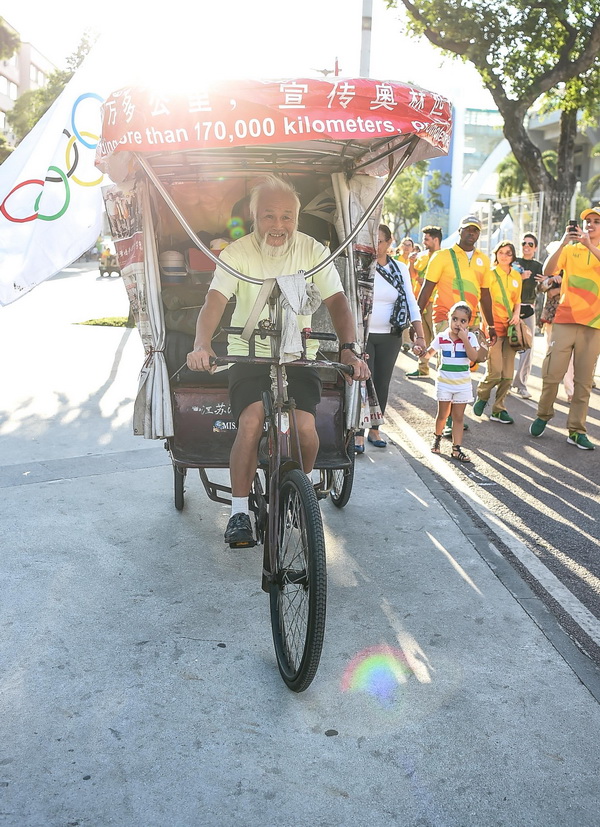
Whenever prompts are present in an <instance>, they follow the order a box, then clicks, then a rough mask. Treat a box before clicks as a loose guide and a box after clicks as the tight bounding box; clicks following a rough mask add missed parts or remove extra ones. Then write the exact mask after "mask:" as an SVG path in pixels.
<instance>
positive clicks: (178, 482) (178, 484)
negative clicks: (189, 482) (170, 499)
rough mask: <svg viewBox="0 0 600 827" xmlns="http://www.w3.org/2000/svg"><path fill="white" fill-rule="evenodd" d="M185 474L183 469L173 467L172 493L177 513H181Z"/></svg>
mask: <svg viewBox="0 0 600 827" xmlns="http://www.w3.org/2000/svg"><path fill="white" fill-rule="evenodd" d="M185 473H186V472H185V468H179V467H178V466H177V465H174V466H173V491H174V495H175V508H176V509H177V511H181V509H182V508H183V501H184V494H183V492H184V490H185V486H184V483H185Z"/></svg>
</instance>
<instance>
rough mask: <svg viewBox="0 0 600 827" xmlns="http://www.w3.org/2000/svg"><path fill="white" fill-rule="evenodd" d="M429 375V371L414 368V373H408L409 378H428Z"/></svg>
mask: <svg viewBox="0 0 600 827" xmlns="http://www.w3.org/2000/svg"><path fill="white" fill-rule="evenodd" d="M428 376H429V374H428V373H421V371H420V370H413V372H412V373H407V374H406V378H407V379H427V377H428Z"/></svg>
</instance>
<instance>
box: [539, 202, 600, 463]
mask: <svg viewBox="0 0 600 827" xmlns="http://www.w3.org/2000/svg"><path fill="white" fill-rule="evenodd" d="M580 218H581V221H583V230H582V229H581V228H580V227H579V226H578V225H577V223H576V222H569V225H568V226H567V229H566V231H565V234H564V235H563V237H562V239H561V241H560V245H559V247H558V248H557V249H556V251H555V252H554V253H553V254H552V255H551V256H550V257H549V258H548V259H547V260H546V262H545V264H544V275H545V276H552V275H554V274H555V273H558V272H559V271H560V270H562V272H563V279H562V284H561V291H560V299H559V304H558V308H557V310H556V316H555V317H554V323H553V325H552V337H551V341H550V344H549V347H548V353H547V354H546V358H545V359H544V364H543V366H542V380H543V386H542V394H541V396H540V401H539V404H538V410H537V419H535V420H534V421H533V422H532V423H531V426H530V428H529V432H530V434H531V435H532V436H535V437H539V436H541V435H542V434H543V432H544V429H545V427H546V423H547V422H548V420H550V419H552V417H553V416H554V400H555V399H556V394H557V392H558V385H559V382H560V381H561V379H562V378H563V376H564V375H565V373H566V370H567V367H568V365H569V361H570V359H571V354H573V368H574V377H573V379H574V392H573V399H572V401H571V406H570V408H569V416H568V418H567V430H568V432H569V436H568V437H567V442H568V443H569V444H570V445H576V446H577V447H578V448H581V449H582V450H584V451H593V450H594V448H595V446H594V444H593V443H592V442H590V440H589V438H588V436H587V433H586V427H585V423H586V419H587V411H588V405H589V400H590V392H591V390H592V382H593V380H594V369H595V367H596V361H597V359H598V356H599V355H600V205H595V206H593V207H591V208H589V209H587V210H584V211H583V212H582V213H581V216H580Z"/></svg>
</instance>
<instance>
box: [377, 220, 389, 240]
mask: <svg viewBox="0 0 600 827" xmlns="http://www.w3.org/2000/svg"><path fill="white" fill-rule="evenodd" d="M379 232H380V233H383V235H384V237H385V240H386V241H391V240H392V231H391V230H390V228H389V227H388V225H387V224H380V225H379Z"/></svg>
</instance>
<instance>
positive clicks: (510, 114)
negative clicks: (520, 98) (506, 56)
mask: <svg viewBox="0 0 600 827" xmlns="http://www.w3.org/2000/svg"><path fill="white" fill-rule="evenodd" d="M498 103H500V102H498ZM501 103H502V104H503V105H502V108H500V106H499V107H498V108H499V109H500V112H501V114H502V116H503V118H504V136H505V138H506V140H507V141H508V142H509V144H510V146H511V149H512V151H513V154H514V156H515V158H516V159H517V161H518V162H519V164H520V165H521V168H522V169H523V171H524V173H525V175H526V176H527V181H528V183H529V186H530V187H531V191H532V192H534V193H535V192H543V193H544V204H543V210H542V233H541V238H540V240H539V241H540V256H542V255H544V254H545V249H546V245H547V244H548V243H549V242H550V241H554V239H556V238H560V237H561V236H562V234H563V232H564V228H565V226H566V222H567V220H568V218H569V217H570V216H569V215H568V210H569V204H570V203H571V198H572V197H573V193H574V191H575V172H574V164H573V150H574V147H575V138H576V135H577V112H576V111H574V112H562V113H561V118H560V137H559V141H558V149H557V151H558V163H557V171H556V178H554V177H553V176H552V175H550V173H549V172H548V170H547V169H546V167H545V166H544V162H543V160H542V153H541V151H540V149H538V147H537V146H536V145H535V144H534V143H533V141H532V140H531V138H530V137H529V135H528V134H527V130H526V129H525V113H524V112H523V111H522V108H521V106H520V105H519V104H518V103H514V102H512V101H508V102H507V101H502V102H501ZM571 217H575V216H571Z"/></svg>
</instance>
